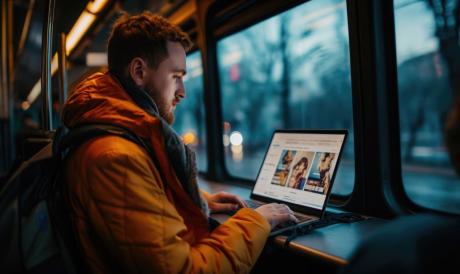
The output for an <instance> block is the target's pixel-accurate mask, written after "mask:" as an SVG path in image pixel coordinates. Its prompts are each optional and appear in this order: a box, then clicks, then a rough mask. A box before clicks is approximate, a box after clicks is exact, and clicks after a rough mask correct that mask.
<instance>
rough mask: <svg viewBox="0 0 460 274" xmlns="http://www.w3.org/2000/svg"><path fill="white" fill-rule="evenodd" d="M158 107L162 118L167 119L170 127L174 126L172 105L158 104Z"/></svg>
mask: <svg viewBox="0 0 460 274" xmlns="http://www.w3.org/2000/svg"><path fill="white" fill-rule="evenodd" d="M155 103H156V101H155ZM157 107H158V112H159V113H160V116H161V117H162V118H163V119H165V121H166V122H168V124H169V125H172V124H173V123H174V119H175V117H174V113H173V112H172V111H170V109H171V105H170V104H167V103H165V104H161V105H160V104H157Z"/></svg>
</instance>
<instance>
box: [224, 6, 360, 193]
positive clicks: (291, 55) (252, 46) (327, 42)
mask: <svg viewBox="0 0 460 274" xmlns="http://www.w3.org/2000/svg"><path fill="white" fill-rule="evenodd" d="M217 50H218V62H219V76H220V84H221V91H222V110H223V118H224V123H223V131H224V136H223V138H224V139H223V142H224V146H225V153H226V166H227V169H228V170H229V172H230V173H231V174H233V175H234V176H238V177H246V178H249V179H255V177H256V176H257V172H258V169H259V167H260V165H261V163H262V160H263V156H264V153H265V151H266V149H267V147H268V144H269V141H270V138H271V136H272V133H273V131H274V130H275V129H282V128H296V129H313V128H315V129H318V128H323V129H324V128H329V129H331V128H333V129H343V128H345V129H348V130H349V133H350V135H349V139H348V142H347V144H346V145H345V150H344V155H343V158H342V162H341V165H340V167H339V170H338V174H337V177H336V182H335V185H334V187H333V192H334V193H337V194H344V195H346V194H349V193H351V191H352V188H353V183H354V138H353V119H352V102H351V78H350V60H349V49H348V29H347V13H346V4H345V0H319V1H311V2H308V3H305V4H303V5H300V6H298V7H296V8H294V9H291V10H289V11H286V12H284V13H282V14H279V15H277V16H274V17H272V18H270V19H268V20H265V21H263V22H260V23H258V24H256V25H254V26H252V27H250V28H248V29H246V30H243V31H241V32H239V33H236V34H234V35H231V36H229V37H226V38H224V39H222V40H220V41H219V42H218V44H217Z"/></svg>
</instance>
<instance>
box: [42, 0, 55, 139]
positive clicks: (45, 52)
mask: <svg viewBox="0 0 460 274" xmlns="http://www.w3.org/2000/svg"><path fill="white" fill-rule="evenodd" d="M54 2H55V0H48V1H47V5H46V6H47V8H45V17H44V23H43V33H42V76H41V86H42V90H41V92H42V100H43V104H42V127H43V129H44V130H48V131H49V130H52V129H53V123H52V119H51V118H52V116H51V115H52V112H51V100H52V93H51V77H52V75H51V57H52V56H51V54H52V46H53V21H54Z"/></svg>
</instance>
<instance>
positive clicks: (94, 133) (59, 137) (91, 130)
mask: <svg viewBox="0 0 460 274" xmlns="http://www.w3.org/2000/svg"><path fill="white" fill-rule="evenodd" d="M106 135H114V136H119V137H122V138H124V139H127V140H129V141H131V142H134V143H136V144H138V145H139V146H141V147H143V148H144V149H145V150H146V151H147V153H148V154H149V156H150V158H152V160H154V162H155V164H157V161H156V157H154V153H153V149H152V147H151V146H150V145H149V144H148V143H147V142H146V141H145V140H143V139H142V138H140V137H139V136H137V135H136V134H134V133H133V132H132V131H130V130H129V129H126V128H123V127H120V126H117V125H112V124H84V125H81V126H77V127H75V128H72V129H70V130H66V129H60V130H58V132H57V133H56V135H55V140H54V143H53V154H54V155H61V156H63V155H62V154H61V153H64V155H65V154H67V152H68V151H69V150H72V149H74V148H76V147H78V146H80V145H82V144H83V143H85V142H87V141H89V140H91V139H93V138H96V137H100V136H106Z"/></svg>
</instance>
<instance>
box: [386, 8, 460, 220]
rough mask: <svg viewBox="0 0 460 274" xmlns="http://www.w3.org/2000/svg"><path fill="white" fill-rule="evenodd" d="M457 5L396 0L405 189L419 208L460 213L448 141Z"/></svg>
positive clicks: (459, 186)
mask: <svg viewBox="0 0 460 274" xmlns="http://www.w3.org/2000/svg"><path fill="white" fill-rule="evenodd" d="M454 2H455V3H454ZM456 2H457V1H447V2H444V1H412V0H411V1H407V0H395V1H394V9H395V30H396V49H397V64H398V88H399V113H400V132H401V160H402V176H403V182H404V188H405V190H406V192H407V194H408V196H409V197H410V198H411V199H412V200H413V201H414V202H415V203H417V204H419V205H422V206H425V207H428V208H431V209H437V210H442V211H450V212H456V213H460V200H459V199H458V195H459V193H460V182H458V177H457V176H456V175H455V172H454V169H453V168H452V166H451V163H450V160H449V156H448V154H447V151H446V148H445V146H444V141H443V138H444V136H443V129H444V122H445V118H446V115H447V113H448V111H449V109H450V104H451V102H452V99H453V95H454V94H455V92H459V91H460V89H459V84H458V83H459V80H458V79H460V78H459V77H460V75H459V74H458V73H459V71H460V70H459V68H460V67H459V62H458V61H455V60H458V58H459V57H460V47H459V43H458V27H459V21H458V20H459V19H458V18H457V17H456V13H455V7H456V6H457V5H458V3H456ZM429 3H432V4H431V5H430V4H429ZM449 3H450V4H453V3H454V5H450V4H449ZM443 5H444V6H443ZM455 78H457V79H455Z"/></svg>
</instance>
